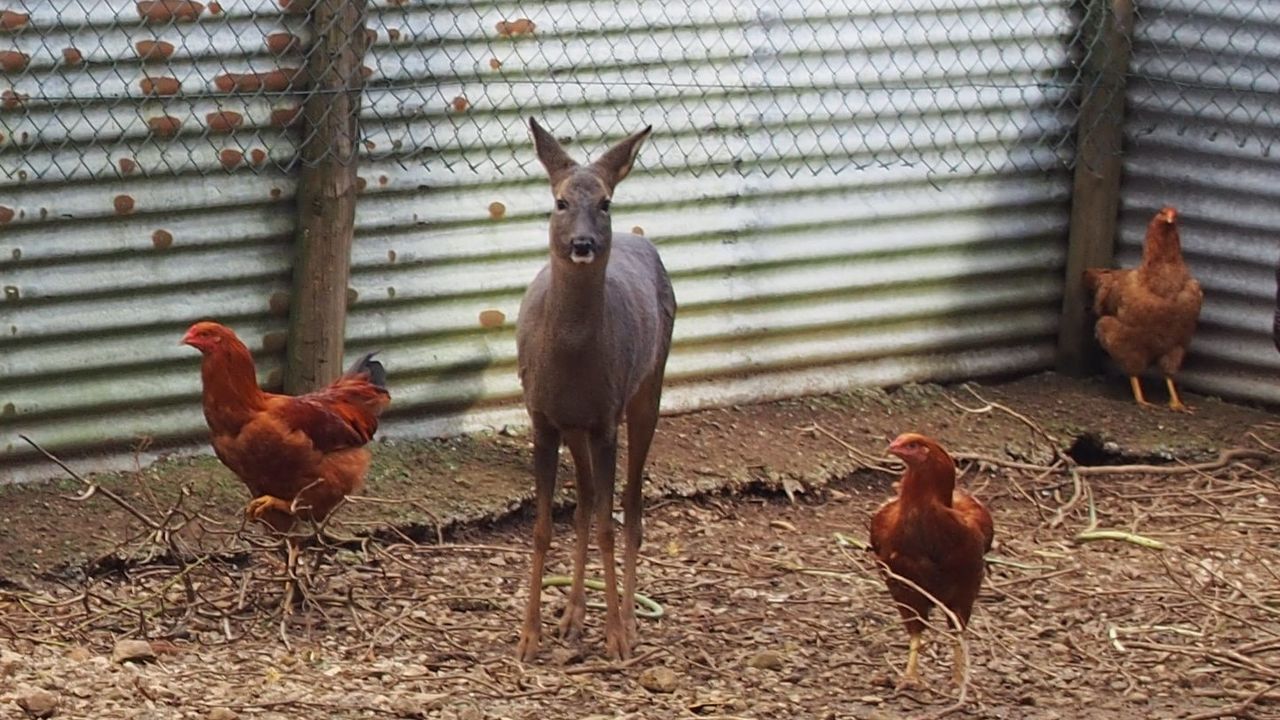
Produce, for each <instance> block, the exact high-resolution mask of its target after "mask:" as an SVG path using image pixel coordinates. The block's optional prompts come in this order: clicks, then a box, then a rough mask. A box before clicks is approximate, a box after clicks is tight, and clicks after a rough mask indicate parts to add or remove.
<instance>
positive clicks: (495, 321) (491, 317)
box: [480, 310, 507, 328]
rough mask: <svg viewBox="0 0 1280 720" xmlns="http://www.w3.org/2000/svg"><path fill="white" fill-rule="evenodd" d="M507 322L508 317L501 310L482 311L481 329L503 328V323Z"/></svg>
mask: <svg viewBox="0 0 1280 720" xmlns="http://www.w3.org/2000/svg"><path fill="white" fill-rule="evenodd" d="M506 321H507V316H506V315H504V314H503V313H502V311H501V310H481V311H480V327H484V328H496V327H502V323H504V322H506Z"/></svg>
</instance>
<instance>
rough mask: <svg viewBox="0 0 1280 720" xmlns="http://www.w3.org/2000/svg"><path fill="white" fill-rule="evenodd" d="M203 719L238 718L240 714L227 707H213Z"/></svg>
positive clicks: (228, 719) (227, 719)
mask: <svg viewBox="0 0 1280 720" xmlns="http://www.w3.org/2000/svg"><path fill="white" fill-rule="evenodd" d="M204 720H240V714H239V713H237V712H236V711H235V710H231V709H228V708H214V709H212V710H210V711H209V714H208V715H205V716H204Z"/></svg>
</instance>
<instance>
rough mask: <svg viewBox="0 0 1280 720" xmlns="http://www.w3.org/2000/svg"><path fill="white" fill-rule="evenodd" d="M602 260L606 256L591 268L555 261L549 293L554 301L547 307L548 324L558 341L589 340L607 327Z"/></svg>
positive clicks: (575, 341) (567, 342)
mask: <svg viewBox="0 0 1280 720" xmlns="http://www.w3.org/2000/svg"><path fill="white" fill-rule="evenodd" d="M602 260H604V258H597V259H596V261H595V262H594V263H592V267H589V268H583V267H577V266H568V263H566V262H560V261H555V262H552V264H551V288H550V296H551V298H553V301H552V302H550V303H549V304H548V307H547V321H548V322H547V324H548V326H549V327H551V328H553V331H554V332H555V333H556V336H557V337H556V340H557V342H564V343H566V344H578V343H580V342H586V341H589V340H591V339H593V338H595V337H596V336H597V335H598V333H599V332H600V331H601V330H602V329H603V328H604V325H605V321H606V317H607V314H606V313H605V307H604V305H605V293H604V288H605V267H604V263H603V262H602ZM597 265H598V267H596V266H597Z"/></svg>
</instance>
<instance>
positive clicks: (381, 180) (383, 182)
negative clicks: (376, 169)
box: [378, 175, 391, 187]
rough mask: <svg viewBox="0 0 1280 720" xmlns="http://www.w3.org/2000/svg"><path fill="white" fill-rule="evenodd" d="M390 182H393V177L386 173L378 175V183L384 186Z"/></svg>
mask: <svg viewBox="0 0 1280 720" xmlns="http://www.w3.org/2000/svg"><path fill="white" fill-rule="evenodd" d="M389 182H391V178H389V177H387V176H386V175H379V176H378V184H379V185H381V186H382V187H386V186H387V183H389Z"/></svg>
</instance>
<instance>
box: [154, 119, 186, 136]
mask: <svg viewBox="0 0 1280 720" xmlns="http://www.w3.org/2000/svg"><path fill="white" fill-rule="evenodd" d="M147 127H149V128H151V132H153V133H155V134H156V135H159V136H160V137H173V136H174V135H177V134H178V131H179V130H181V129H182V121H181V120H179V119H178V118H176V117H173V116H172V115H161V116H160V117H153V118H149V119H148V120H147Z"/></svg>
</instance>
